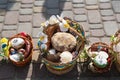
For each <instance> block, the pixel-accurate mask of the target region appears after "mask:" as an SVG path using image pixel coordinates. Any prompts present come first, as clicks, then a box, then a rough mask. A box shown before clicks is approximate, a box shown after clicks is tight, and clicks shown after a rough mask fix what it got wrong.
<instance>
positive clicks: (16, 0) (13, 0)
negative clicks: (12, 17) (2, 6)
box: [9, 0, 21, 2]
mask: <svg viewBox="0 0 120 80" xmlns="http://www.w3.org/2000/svg"><path fill="white" fill-rule="evenodd" d="M20 1H21V0H9V2H20Z"/></svg>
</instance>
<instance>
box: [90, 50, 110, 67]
mask: <svg viewBox="0 0 120 80" xmlns="http://www.w3.org/2000/svg"><path fill="white" fill-rule="evenodd" d="M91 54H92V55H95V56H94V57H93V62H94V63H95V65H96V66H98V67H101V68H104V67H106V65H107V64H108V61H107V58H108V54H107V53H106V52H104V51H100V52H91Z"/></svg>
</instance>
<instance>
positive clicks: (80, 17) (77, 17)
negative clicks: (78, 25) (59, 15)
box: [74, 15, 87, 21]
mask: <svg viewBox="0 0 120 80" xmlns="http://www.w3.org/2000/svg"><path fill="white" fill-rule="evenodd" d="M74 20H75V21H86V20H87V17H86V15H75V17H74Z"/></svg>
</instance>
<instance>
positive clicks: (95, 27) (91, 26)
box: [90, 24, 103, 29]
mask: <svg viewBox="0 0 120 80" xmlns="http://www.w3.org/2000/svg"><path fill="white" fill-rule="evenodd" d="M90 28H91V29H101V28H103V25H102V24H90Z"/></svg>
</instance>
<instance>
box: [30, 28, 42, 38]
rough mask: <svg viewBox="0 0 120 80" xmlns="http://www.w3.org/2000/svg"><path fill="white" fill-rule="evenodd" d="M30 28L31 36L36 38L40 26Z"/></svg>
mask: <svg viewBox="0 0 120 80" xmlns="http://www.w3.org/2000/svg"><path fill="white" fill-rule="evenodd" d="M32 30H33V31H32V37H34V38H38V37H37V35H38V33H39V31H40V28H33V29H32Z"/></svg>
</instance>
